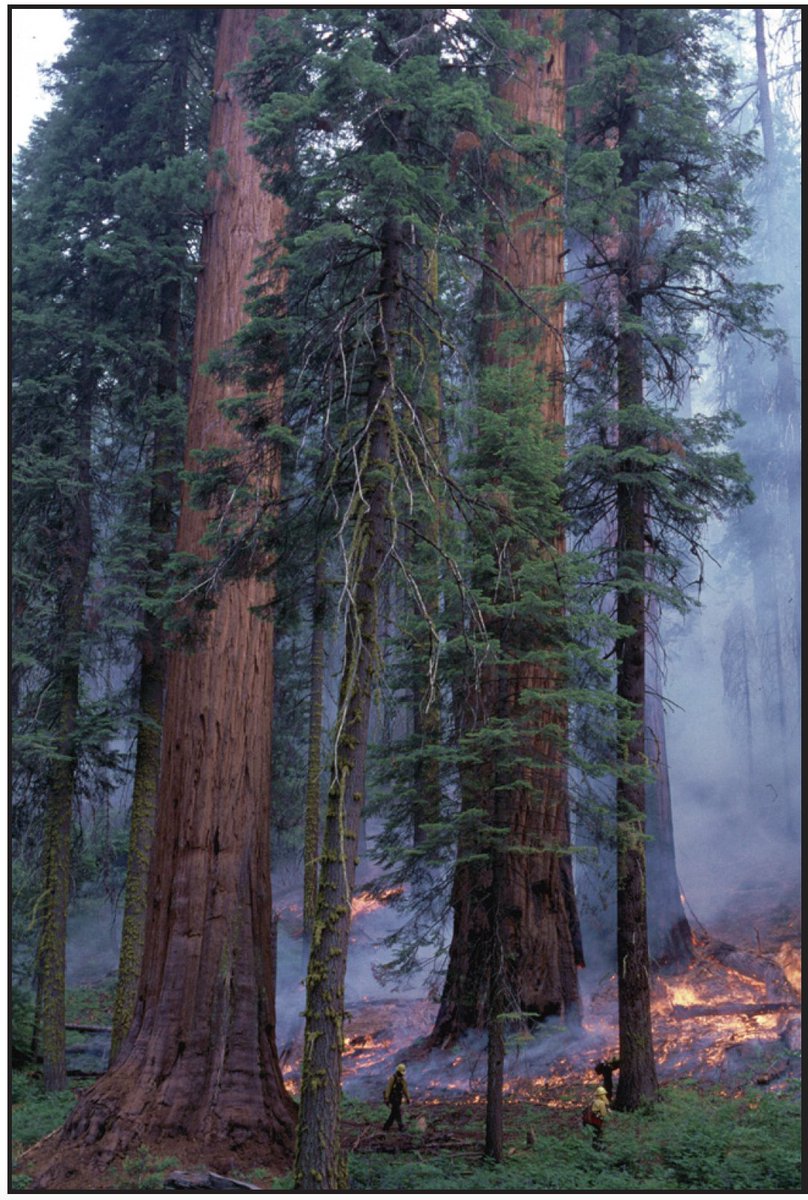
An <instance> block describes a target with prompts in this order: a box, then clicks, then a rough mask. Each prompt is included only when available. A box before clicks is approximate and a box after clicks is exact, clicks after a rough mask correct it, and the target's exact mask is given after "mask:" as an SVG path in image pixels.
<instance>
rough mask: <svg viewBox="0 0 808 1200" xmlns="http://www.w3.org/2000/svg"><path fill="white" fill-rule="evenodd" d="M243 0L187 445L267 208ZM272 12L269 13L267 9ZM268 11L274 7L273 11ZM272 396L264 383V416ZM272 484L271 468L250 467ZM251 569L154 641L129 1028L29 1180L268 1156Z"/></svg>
mask: <svg viewBox="0 0 808 1200" xmlns="http://www.w3.org/2000/svg"><path fill="white" fill-rule="evenodd" d="M259 11H260V10H257V9H232V8H231V9H223V10H222V14H221V18H220V21H221V23H220V29H219V39H218V46H217V59H216V68H215V82H214V90H215V91H216V92H217V93H218V95H219V96H220V97H222V96H224V95H227V94H228V93H229V98H228V99H220V100H218V101H216V103H215V104H214V109H213V116H212V124H211V148H212V149H214V150H215V149H216V148H218V147H224V148H225V149H226V151H227V167H226V171H225V172H223V173H222V175H221V176H215V175H214V177H213V178H212V179H211V181H210V182H211V185H212V190H213V193H214V197H215V199H214V201H213V211H212V213H211V215H210V217H209V220H208V223H207V226H206V229H205V231H204V238H203V271H202V275H201V278H200V284H199V294H198V316H197V324H196V330H195V341H194V361H193V371H192V387H191V399H190V413H189V425H188V440H187V446H188V458H187V464H188V465H190V464H191V463H192V461H193V460H192V458H191V457H190V456H191V454H192V452H193V450H195V449H204V448H206V447H211V446H228V447H234V448H237V449H238V448H239V447H240V439H239V435H238V433H237V432H236V430H235V428H234V426H232V425H231V424H230V423H229V422H228V421H227V420H226V418H225V417H224V416H223V415H222V414H221V413H220V412H219V409H218V405H219V403H220V401H221V400H222V399H223V398H225V397H226V396H227V395H228V389H227V388H225V387H223V386H222V385H221V384H220V383H219V382H217V380H216V379H214V378H213V377H212V376H208V375H205V374H204V373H202V371H201V370H200V368H201V366H202V364H203V363H204V362H205V360H206V358H207V357H208V355H209V352H210V351H211V350H212V349H214V348H216V347H218V346H221V345H222V344H223V343H224V342H225V341H226V340H227V339H228V338H229V337H231V336H232V335H233V334H234V333H235V331H236V330H237V328H238V327H239V325H240V324H241V323H242V321H243V319H244V316H243V293H244V287H245V279H246V277H247V275H248V273H249V271H250V270H251V267H252V263H253V260H254V258H255V256H256V253H257V252H258V250H259V248H260V247H261V244H262V243H264V242H265V241H267V240H268V239H269V238H271V237H272V235H273V234H274V233H275V232H276V231H277V228H278V226H279V224H280V223H281V221H282V220H283V209H282V206H281V205H280V203H279V202H278V201H276V200H274V199H272V198H271V197H269V196H268V195H267V193H266V192H263V191H261V189H260V186H259V185H260V177H259V169H258V166H257V163H256V161H255V160H254V159H253V158H252V156H250V155H249V154H248V152H247V141H246V136H245V133H244V112H243V110H242V109H241V107H240V105H239V103H238V101H237V99H236V97H235V95H234V94H233V91H232V86H231V85H229V84H228V83H227V81H226V79H225V75H226V73H227V72H229V71H230V70H232V68H233V67H234V66H235V65H236V64H237V63H239V62H241V61H243V60H244V59H245V58H247V57H248V56H249V38H250V36H251V33H252V31H253V28H254V23H255V18H256V15H257V13H258V12H259ZM270 11H273V10H270ZM274 11H276V12H279V11H281V10H274ZM280 402H281V398H280V395H279V394H278V395H274V396H270V397H268V400H267V403H268V406H269V408H270V409H271V410H272V411H273V412H274V413H275V414H276V419H277V409H278V407H279V405H280ZM252 482H253V483H254V485H255V488H256V491H257V492H262V493H263V494H264V496H266V495H267V494H270V495H271V494H272V493H273V492H276V491H277V487H278V477H277V471H274V472H273V473H271V474H270V475H264V477H262V478H254V479H253V481H252ZM206 522H207V514H205V513H203V512H199V511H195V510H194V509H192V508H191V507H190V505H189V503H188V496H187V493H186V494H185V495H184V497H183V504H182V510H181V517H180V528H179V534H178V548H179V550H180V551H187V552H191V553H196V552H199V551H200V547H201V544H202V543H201V539H202V535H203V533H204V531H205V527H206ZM269 599H270V588H269V586H268V585H267V584H264V583H258V582H256V581H254V580H246V581H238V582H233V583H229V584H227V585H226V586H225V587H224V588H223V590H222V593H221V596H220V599H219V603H218V606H217V608H216V610H215V612H214V613H213V614H212V616H211V618H210V622H209V627H208V629H207V636H206V638H205V641H204V644H203V645H202V646H201V648H199V649H198V650H196V651H195V652H193V653H186V652H184V651H182V650H176V651H174V652H172V653H171V654H170V656H169V661H168V677H167V692H166V706H165V716H164V726H163V730H164V732H163V751H162V765H161V776H160V792H159V799H158V812H157V824H156V830H155V841H154V852H153V856H152V864H151V872H150V879H149V911H148V917H147V927H146V939H145V953H144V959H143V969H142V972H141V977H140V984H139V988H138V997H137V1002H136V1007H135V1016H134V1021H133V1024H132V1027H131V1029H130V1031H129V1034H128V1036H127V1038H126V1039H125V1041H124V1044H123V1046H122V1048H121V1052H120V1054H119V1056H118V1058H117V1060H116V1062H115V1064H114V1066H113V1067H112V1069H111V1070H110V1071H109V1072H108V1073H107V1074H106V1075H105V1076H103V1077H102V1079H100V1080H99V1081H98V1083H97V1084H96V1085H95V1086H94V1087H93V1088H92V1089H91V1090H90V1091H89V1092H88V1093H87V1094H86V1095H85V1096H83V1097H82V1100H81V1102H80V1103H79V1105H78V1106H77V1108H76V1110H75V1111H74V1113H73V1114H72V1115H71V1117H70V1118H69V1120H68V1121H67V1123H66V1125H65V1127H64V1129H63V1131H62V1133H61V1136H60V1138H59V1139H58V1142H57V1144H56V1145H55V1147H54V1151H53V1155H52V1161H51V1165H50V1167H49V1168H48V1169H47V1170H46V1171H45V1172H44V1173H43V1174H42V1176H41V1178H40V1180H39V1181H38V1183H39V1185H41V1186H43V1187H47V1188H53V1187H59V1186H64V1185H65V1184H68V1185H69V1182H70V1178H71V1171H76V1170H78V1171H81V1170H82V1169H85V1170H86V1168H87V1167H88V1166H89V1167H93V1168H98V1167H102V1168H103V1167H104V1166H106V1165H107V1164H108V1163H109V1162H110V1161H111V1160H112V1159H114V1158H115V1157H117V1156H121V1155H124V1154H126V1153H127V1152H128V1151H129V1150H130V1149H131V1148H132V1147H133V1146H146V1147H149V1148H158V1147H159V1148H160V1149H161V1150H162V1151H166V1150H167V1149H168V1147H169V1146H172V1147H173V1150H172V1152H174V1153H176V1151H177V1148H178V1147H182V1146H183V1145H187V1144H191V1145H193V1146H194V1147H195V1150H194V1152H195V1154H196V1156H197V1157H199V1158H202V1159H204V1160H205V1162H206V1164H208V1165H210V1166H212V1167H214V1168H218V1169H229V1167H230V1164H231V1163H232V1162H233V1161H234V1160H235V1161H237V1162H240V1163H242V1164H246V1163H255V1164H258V1163H261V1164H262V1165H264V1166H269V1165H279V1166H280V1165H285V1164H286V1163H287V1162H288V1160H289V1157H290V1153H291V1145H292V1137H293V1130H294V1107H293V1104H292V1101H291V1100H290V1099H289V1097H288V1096H287V1095H286V1092H285V1090H284V1087H283V1081H282V1078H281V1073H280V1068H279V1065H278V1057H277V1051H276V1046H275V1028H274V1021H275V983H274V961H273V957H272V950H271V946H272V938H271V915H272V899H271V888H270V874H269V846H268V834H269V786H270V762H269V746H270V719H271V698H272V646H273V630H272V626H271V624H269V623H268V622H266V621H261V620H258V619H256V617H255V616H253V615H252V614H251V612H250V609H251V608H252V607H253V606H256V605H261V604H265V603H266V602H267V601H268V600H269Z"/></svg>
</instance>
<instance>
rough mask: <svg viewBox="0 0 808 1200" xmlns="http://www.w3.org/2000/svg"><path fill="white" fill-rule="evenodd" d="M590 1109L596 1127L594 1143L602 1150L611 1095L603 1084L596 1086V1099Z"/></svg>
mask: <svg viewBox="0 0 808 1200" xmlns="http://www.w3.org/2000/svg"><path fill="white" fill-rule="evenodd" d="M590 1111H591V1113H592V1116H593V1118H594V1120H593V1122H592V1124H593V1125H594V1128H595V1136H594V1137H593V1138H592V1145H593V1146H595V1147H596V1148H597V1149H598V1150H600V1149H601V1147H602V1145H603V1126H604V1124H605V1122H606V1121H607V1120H608V1118H609V1096H608V1093H607V1091H606V1088H605V1087H603V1085H601V1086H600V1087H596V1088H595V1099H594V1100H593V1101H592V1108H591V1110H590Z"/></svg>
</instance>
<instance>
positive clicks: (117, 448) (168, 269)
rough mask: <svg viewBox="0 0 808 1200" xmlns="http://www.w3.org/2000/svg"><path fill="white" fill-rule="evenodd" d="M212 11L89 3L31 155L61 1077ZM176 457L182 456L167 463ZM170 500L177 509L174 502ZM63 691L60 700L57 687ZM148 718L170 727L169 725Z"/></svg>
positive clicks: (31, 702) (183, 250) (37, 472)
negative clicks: (77, 868) (175, 84)
mask: <svg viewBox="0 0 808 1200" xmlns="http://www.w3.org/2000/svg"><path fill="white" fill-rule="evenodd" d="M199 24H200V15H199V14H196V15H194V16H193V17H192V18H188V17H185V18H179V19H177V18H174V17H172V15H171V14H165V15H162V16H158V18H156V19H151V20H150V19H149V17H148V15H146V14H143V13H138V12H135V11H124V12H121V13H116V14H109V13H106V12H104V13H98V12H95V11H88V12H83V13H79V14H77V15H76V19H75V23H74V27H73V35H72V40H71V44H70V48H69V50H68V52H67V53H66V54H65V55H64V56H63V57H62V58H61V59H60V60H59V61H58V63H57V65H56V67H55V68H54V72H53V79H54V82H53V87H54V91H55V92H56V96H57V99H56V104H55V107H54V109H53V111H52V113H51V115H50V116H49V118H48V119H47V121H44V122H41V123H40V124H39V125H38V126H37V127H36V129H35V132H34V135H33V137H32V139H31V142H30V144H29V146H28V147H27V148H26V149H25V150H24V151H23V152H22V154H21V155H20V158H19V160H18V162H17V164H16V176H17V177H16V182H15V197H14V204H15V208H14V233H15V239H14V250H15V266H14V289H15V290H14V301H15V314H14V320H15V345H14V364H13V369H14V401H13V419H14V437H13V452H14V458H15V469H14V510H15V538H14V546H15V575H14V588H15V594H16V596H17V620H16V621H15V667H14V672H15V703H14V720H15V726H16V731H17V734H18V735H19V740H18V741H17V742H16V747H17V754H16V756H15V803H16V804H17V805H18V810H19V808H21V807H22V806H25V807H26V808H28V809H29V815H28V819H29V820H33V822H34V824H33V826H31V825H29V828H35V827H36V816H35V813H33V812H31V811H30V810H31V808H32V806H31V805H30V803H29V800H28V797H29V796H31V795H32V794H35V789H34V791H33V793H32V791H31V789H30V785H31V783H32V782H33V780H34V779H36V778H37V777H39V776H40V775H41V776H44V778H45V779H49V780H50V784H49V785H48V792H49V795H50V803H49V808H50V815H49V817H48V819H47V822H46V835H45V837H44V839H43V842H42V845H43V854H44V861H45V863H46V864H50V865H49V866H46V867H45V870H46V872H48V873H49V875H50V876H52V878H49V879H47V880H46V881H45V884H44V895H45V896H46V897H47V898H48V899H47V900H46V904H45V907H44V909H42V914H43V916H44V918H45V919H44V924H43V932H42V939H41V941H42V955H41V958H40V973H39V980H40V985H41V986H42V987H43V988H44V990H45V992H46V994H47V997H48V999H47V1002H46V1003H45V1004H44V1006H43V1010H42V1011H43V1018H44V1019H45V1024H46V1026H47V1028H43V1030H42V1033H43V1052H44V1053H45V1057H46V1061H47V1062H48V1064H49V1065H48V1066H47V1068H46V1075H47V1077H48V1080H49V1083H51V1082H53V1081H54V1079H55V1080H56V1086H58V1081H59V1079H62V1080H63V1075H62V1072H63V1063H62V1065H61V1066H60V1067H56V1068H53V1067H52V1066H51V1065H50V1063H51V1061H52V1059H53V1058H54V1056H56V1058H57V1059H61V1057H62V1053H63V1051H62V1049H60V1048H59V1047H61V1046H63V1043H64V1012H63V999H57V998H58V997H61V996H62V994H63V991H64V977H63V976H64V934H65V914H66V905H67V900H68V894H69V880H70V877H71V859H70V854H69V848H70V845H71V842H72V840H73V837H74V831H75V829H76V822H77V820H78V816H79V811H80V801H81V800H82V798H83V797H84V796H86V795H87V794H88V789H92V788H97V789H99V790H100V789H102V788H103V789H104V790H109V786H110V785H109V784H106V783H105V782H104V780H105V774H106V772H107V771H108V770H110V764H111V769H112V770H116V771H117V770H118V767H117V763H116V760H115V756H114V754H111V753H110V751H109V749H108V746H107V741H108V739H110V738H111V737H113V736H114V735H115V734H119V735H120V733H121V732H122V730H123V728H125V726H126V724H127V723H128V722H129V721H130V720H131V705H130V702H129V700H128V698H127V696H126V695H125V694H121V695H114V694H109V693H107V694H105V692H104V690H103V685H102V684H101V682H100V680H101V678H102V677H103V675H104V674H105V673H106V671H107V669H108V666H109V664H110V663H111V662H115V661H116V660H118V659H120V658H123V659H124V660H125V659H126V658H127V657H129V656H131V653H132V651H131V646H132V642H133V640H134V638H135V637H136V636H137V634H138V632H139V630H138V620H137V617H136V616H135V615H134V613H133V611H132V610H133V608H134V607H135V606H136V605H137V603H138V600H139V597H140V595H141V589H142V587H143V586H144V572H143V570H142V569H141V566H140V564H141V562H142V560H143V556H144V555H145V553H146V551H145V547H144V539H143V538H142V536H141V535H142V531H143V528H144V525H145V521H144V520H143V519H142V518H143V515H144V506H143V504H142V501H141V499H140V497H142V495H143V493H144V490H147V489H148V483H147V482H146V480H145V479H144V472H143V469H142V465H141V464H140V463H139V462H138V460H137V455H136V452H134V451H133V450H132V441H133V440H134V439H135V438H136V437H137V436H138V433H136V432H135V430H136V429H137V428H138V426H139V430H138V432H139V435H140V436H144V433H143V431H144V429H146V427H147V425H148V422H149V421H151V420H154V418H155V413H154V402H153V400H152V399H151V398H150V393H151V395H153V396H155V395H157V394H158V393H162V396H161V397H158V399H157V404H158V407H159V409H160V416H159V418H158V419H159V420H160V421H162V423H163V426H164V427H166V425H167V422H169V420H172V421H173V422H174V424H176V418H175V417H172V416H171V413H172V411H173V410H174V406H175V405H176V398H175V393H176V390H177V388H176V385H174V386H173V387H171V388H169V387H168V385H167V383H166V376H165V362H166V360H167V359H168V358H170V357H171V355H172V354H173V356H174V357H175V358H176V355H177V350H176V348H175V350H174V351H170V350H169V349H168V342H169V341H173V342H176V341H177V338H176V326H175V332H174V333H173V334H170V333H169V330H168V327H167V326H166V328H165V329H164V330H163V331H162V332H161V330H160V329H159V328H158V326H157V324H156V322H155V315H154V297H155V293H156V292H159V291H160V289H163V291H164V293H165V294H166V295H167V294H168V292H169V291H170V290H172V289H173V290H176V288H177V287H178V286H179V283H180V280H181V279H182V278H183V276H184V277H185V279H186V280H187V279H188V278H189V276H190V270H191V261H190V257H189V254H188V239H189V237H190V236H192V225H193V212H194V206H195V205H197V206H198V205H199V204H200V202H201V184H202V175H201V173H200V170H199V167H200V160H199V157H198V156H197V157H196V158H194V156H193V155H191V156H190V157H189V156H186V154H185V141H184V139H183V146H182V152H181V154H180V155H176V154H175V156H174V161H173V162H168V160H167V157H166V145H165V141H164V135H166V131H167V124H166V122H165V121H164V120H163V114H164V113H165V111H166V100H167V99H168V98H170V96H171V71H172V66H171V61H170V60H171V58H172V54H171V50H170V44H171V41H172V38H175V37H178V36H180V30H181V29H183V28H184V30H185V32H187V34H188V35H190V31H191V30H192V28H194V27H196V26H198V25H199ZM175 57H176V56H175ZM185 122H186V119H185V118H183V123H184V124H185ZM189 141H190V142H192V141H193V137H192V135H191V136H190V137H189ZM162 204H170V205H171V206H172V211H176V212H178V213H180V214H182V220H183V225H182V226H181V227H180V228H177V227H176V222H175V224H174V226H170V227H166V226H165V221H162V224H161V220H162V218H155V216H154V212H155V209H159V208H160V206H161V205H162ZM156 347H162V348H161V349H159V350H158V353H157V354H155V348H156ZM156 360H158V361H159V362H160V363H161V366H160V367H157V368H155V365H154V364H155V361H156ZM174 369H175V370H176V367H175V368H174ZM161 371H162V383H161V382H160V378H159V376H160V374H161ZM147 410H148V415H147ZM71 426H73V427H74V429H75V432H74V433H71V432H70V427H71ZM157 436H158V439H159V436H160V435H159V434H158V435H157ZM76 439H78V440H76ZM80 447H83V448H82V449H80ZM164 459H165V456H164ZM174 460H175V463H176V453H175V455H174ZM166 470H167V464H166V462H165V461H164V462H163V464H162V467H161V473H162V474H163V476H164V477H165V474H166ZM175 473H176V466H175ZM164 484H165V478H164ZM163 509H164V513H163V516H162V518H161V520H162V521H163V523H164V524H165V522H166V521H168V522H170V520H171V513H170V505H169V506H168V508H167V509H166V508H165V506H163ZM68 510H70V511H71V512H72V515H70V514H69V512H68ZM124 514H125V517H124ZM116 526H117V527H118V528H126V535H125V540H126V568H125V570H122V569H121V567H120V561H119V562H118V565H117V566H116V564H115V561H114V554H113V552H114V550H115V541H116V538H117V533H116ZM42 529H47V530H48V531H49V533H48V536H47V539H46V540H45V541H44V542H43V540H42V538H41V536H40V537H37V536H36V533H35V531H36V530H39V531H41V530H42ZM59 530H61V532H58V531H59ZM32 533H34V537H31V534H32ZM54 566H56V572H55V574H54ZM156 573H157V563H156V562H153V563H152V564H151V567H150V568H149V570H148V571H147V572H145V574H147V575H150V576H151V578H152V580H155V579H156ZM55 578H60V579H61V583H59V584H58V586H56V587H54V580H55ZM68 580H69V584H68ZM155 586H156V585H155ZM88 597H89V602H88ZM61 630H65V631H66V636H65V637H62V636H61V632H60V631H61ZM48 631H50V636H49V632H48ZM57 679H59V680H61V683H60V684H59V685H58V688H57V687H56V686H55V684H56V680H57ZM57 692H58V693H60V694H61V695H62V696H63V702H62V703H61V704H60V705H54V703H53V701H54V700H55V697H56V695H57ZM96 696H97V698H96ZM156 715H157V717H158V718H159V708H158V710H157V714H156ZM153 717H154V714H152V718H153ZM144 724H145V725H148V728H149V736H150V735H151V730H152V724H151V723H150V722H149V720H148V719H147V720H146V722H144ZM60 727H61V730H62V732H61V733H57V732H56V730H57V729H58V728H60ZM57 745H58V749H57ZM90 794H92V793H91V792H90ZM57 796H58V797H60V799H59V800H58V802H57ZM105 803H106V801H105ZM57 807H58V810H59V814H60V815H59V817H58V819H57V818H56V815H55V814H56V809H57ZM57 897H58V899H57ZM54 920H55V921H56V923H57V926H58V930H59V931H58V932H57V933H55V935H53V934H51V933H50V932H49V930H50V929H51V928H52V927H53V922H54ZM46 1044H47V1046H48V1047H50V1048H49V1049H48V1050H45V1045H46ZM54 1070H55V1075H54Z"/></svg>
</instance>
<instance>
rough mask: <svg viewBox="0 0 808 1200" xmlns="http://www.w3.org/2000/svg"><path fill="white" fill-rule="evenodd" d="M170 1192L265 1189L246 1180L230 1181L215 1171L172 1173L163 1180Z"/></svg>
mask: <svg viewBox="0 0 808 1200" xmlns="http://www.w3.org/2000/svg"><path fill="white" fill-rule="evenodd" d="M163 1187H164V1188H165V1189H166V1190H167V1191H169V1192H261V1191H263V1190H264V1189H263V1188H260V1187H256V1186H255V1184H254V1183H247V1181H246V1180H245V1179H230V1178H228V1176H227V1175H217V1174H216V1173H215V1171H172V1172H171V1174H170V1175H167V1176H166V1178H165V1179H164V1180H163Z"/></svg>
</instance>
